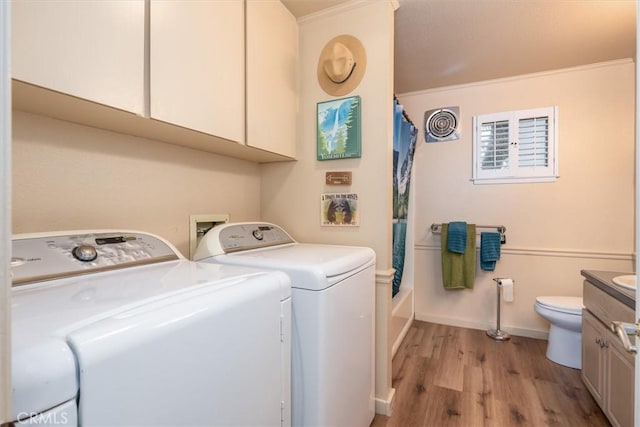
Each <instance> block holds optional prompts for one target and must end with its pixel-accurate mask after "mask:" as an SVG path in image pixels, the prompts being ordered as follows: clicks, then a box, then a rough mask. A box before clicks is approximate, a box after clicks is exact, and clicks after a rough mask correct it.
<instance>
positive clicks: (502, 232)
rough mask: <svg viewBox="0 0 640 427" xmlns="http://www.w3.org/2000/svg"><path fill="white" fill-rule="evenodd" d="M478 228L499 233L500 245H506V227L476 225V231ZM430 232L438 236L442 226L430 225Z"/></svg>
mask: <svg viewBox="0 0 640 427" xmlns="http://www.w3.org/2000/svg"><path fill="white" fill-rule="evenodd" d="M478 228H495V229H496V230H497V231H498V233H500V243H501V244H503V245H504V244H505V243H507V227H505V226H504V225H476V229H478ZM431 232H432V233H433V234H440V233H441V232H442V224H436V223H433V224H431Z"/></svg>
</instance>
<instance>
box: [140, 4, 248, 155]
mask: <svg viewBox="0 0 640 427" xmlns="http://www.w3.org/2000/svg"><path fill="white" fill-rule="evenodd" d="M149 19H150V40H149V48H150V52H149V73H150V89H149V92H150V94H149V97H150V109H151V118H152V119H156V120H160V121H163V122H167V123H171V124H174V125H178V126H181V127H185V128H188V129H193V130H196V131H199V132H203V133H206V134H209V135H214V136H217V137H221V138H224V139H227V140H231V141H235V142H240V143H243V144H244V142H245V70H244V67H245V60H244V56H245V43H244V1H182V0H151V3H150V16H149Z"/></svg>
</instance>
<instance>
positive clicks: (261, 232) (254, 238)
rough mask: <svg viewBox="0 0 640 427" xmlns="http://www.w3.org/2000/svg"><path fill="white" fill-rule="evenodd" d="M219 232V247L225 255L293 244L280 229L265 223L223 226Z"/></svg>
mask: <svg viewBox="0 0 640 427" xmlns="http://www.w3.org/2000/svg"><path fill="white" fill-rule="evenodd" d="M214 229H215V227H214ZM219 231H220V233H219V237H218V238H219V241H220V245H221V246H222V249H223V250H224V251H225V252H227V253H228V252H236V251H245V250H248V249H256V248H264V247H267V246H276V245H283V244H285V243H294V240H293V239H292V238H291V236H289V234H287V232H286V231H284V230H283V229H282V228H280V227H278V226H277V225H273V224H267V223H244V224H223V225H221V226H220V229H219Z"/></svg>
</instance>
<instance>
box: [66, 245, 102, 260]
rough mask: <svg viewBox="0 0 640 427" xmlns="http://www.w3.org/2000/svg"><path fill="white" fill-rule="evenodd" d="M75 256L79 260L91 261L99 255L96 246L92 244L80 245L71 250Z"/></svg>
mask: <svg viewBox="0 0 640 427" xmlns="http://www.w3.org/2000/svg"><path fill="white" fill-rule="evenodd" d="M71 254H72V255H73V257H74V258H75V259H77V260H79V261H83V262H90V261H93V260H94V259H96V258H97V257H98V252H97V251H96V248H94V247H93V246H91V245H80V246H76V247H75V248H73V250H72V251H71Z"/></svg>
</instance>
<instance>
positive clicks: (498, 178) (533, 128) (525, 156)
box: [473, 107, 558, 184]
mask: <svg viewBox="0 0 640 427" xmlns="http://www.w3.org/2000/svg"><path fill="white" fill-rule="evenodd" d="M556 122H557V108H556V107H548V108H538V109H533V110H521V111H510V112H504V113H496V114H487V115H482V116H475V117H474V118H473V133H474V135H473V156H474V162H473V181H474V182H475V183H477V184H492V183H505V182H541V181H554V180H555V179H556V178H557V175H558V167H557V164H558V162H557V141H556Z"/></svg>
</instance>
